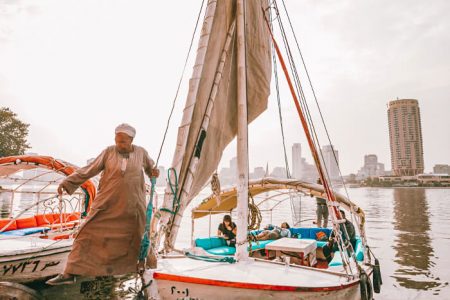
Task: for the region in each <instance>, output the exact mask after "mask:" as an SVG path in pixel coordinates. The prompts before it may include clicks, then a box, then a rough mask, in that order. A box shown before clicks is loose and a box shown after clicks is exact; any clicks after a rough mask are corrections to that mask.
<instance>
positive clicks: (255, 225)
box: [247, 192, 262, 230]
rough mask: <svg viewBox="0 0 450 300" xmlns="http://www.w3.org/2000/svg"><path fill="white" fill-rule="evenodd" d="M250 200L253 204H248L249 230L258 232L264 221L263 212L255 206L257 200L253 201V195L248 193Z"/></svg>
mask: <svg viewBox="0 0 450 300" xmlns="http://www.w3.org/2000/svg"><path fill="white" fill-rule="evenodd" d="M248 197H249V199H251V202H250V201H249V202H248V220H247V224H248V228H247V229H248V230H256V229H259V227H260V226H261V221H262V215H261V211H260V210H259V208H258V206H256V204H255V199H253V196H252V194H251V193H250V192H249V193H248Z"/></svg>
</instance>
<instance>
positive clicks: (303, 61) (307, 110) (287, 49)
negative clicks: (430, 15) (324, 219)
mask: <svg viewBox="0 0 450 300" xmlns="http://www.w3.org/2000/svg"><path fill="white" fill-rule="evenodd" d="M281 1H282V3H283V7H284V10H285V13H286V16H287V18H288V22H289V25H290V28H291V32H292V35H293V36H294V40H295V43H296V46H297V50H298V52H299V54H300V58H301V60H302V63H303V67H304V69H305V72H306V76H307V78H308V82H309V85H310V87H311V90H312V93H313V97H314V100H315V103H316V106H317V109H318V111H319V114H320V118H321V121H322V124H323V126H324V129H325V132H326V136H327V138H328V142H329V143H330V146H331V148H332V152H333V158H334V160H335V162H336V165H337V168H338V171H339V175H340V178H341V181H342V183H343V186H344V189H345V193H346V196H347V198H348V199H350V196H349V194H348V191H347V187H346V185H345V183H344V181H343V176H342V172H341V169H340V167H339V164H338V161H337V157H336V154H335V152H334V148H333V146H332V142H331V138H330V135H329V132H328V128H327V126H326V123H325V119H324V117H323V114H322V110H321V109H320V105H319V102H318V100H317V96H316V93H315V90H314V87H313V85H312V81H311V77H310V76H309V72H308V69H307V67H306V63H305V60H304V58H303V55H302V52H301V49H300V45H299V43H298V40H297V36H296V34H295V31H294V28H293V26H292V22H291V19H290V17H289V13H288V11H287V7H286V5H285V3H284V0H281ZM274 3H275V8H276V11H277V13H278V12H279V11H278V6H277V3H276V1H274ZM278 22H279V25H280V28H281V32H282V36H283V41H284V44H285V47H286V51H287V54H288V58H289V62H290V66H291V71H292V72H293V75H294V79H295V82H297V81H298V85H299V86H300V92H301V93H300V96H301V97H300V98H301V99H302V102H303V106H304V107H305V111H306V115H307V117H308V122H309V123H310V126H311V129H312V131H313V134H314V138H315V139H316V141H317V145H319V140H318V137H317V132H316V129H315V126H314V124H313V122H312V118H311V115H310V110H309V106H308V104H307V102H306V98H305V95H304V93H303V89H302V87H301V85H300V79H299V76H298V73H297V69H296V67H295V63H294V59H293V55H292V52H291V50H290V46H289V42H288V40H287V37H286V33H285V30H284V26H283V24H282V21H281V18H280V17H279V18H278ZM297 92H298V91H297ZM317 145H316V147H317ZM317 148H318V149H319V153H320V155H321V158H322V161H325V160H324V157H323V153H322V150H321V149H320V147H317ZM324 168H325V172H326V174H327V177H328V179H329V180H330V175H329V173H328V170H327V167H326V165H325V164H324ZM330 182H331V180H330ZM330 191H331V190H330ZM328 202H329V199H327V204H328V207H330V203H328ZM335 213H336V212H335ZM350 213H351V216H352V217H353V208H352V207H350ZM331 215H332V221H333V223H335V222H334V218H335V216H334V215H333V214H331ZM334 227H335V228H334V230H335V231H336V233H338V231H340V226H334ZM357 227H358V230H359V226H357ZM343 229H344V230H343V231H344V232H343V233H344V235H345V236H346V237H347V238H348V232H347V228H345V226H343ZM337 236H339V237H338V239H339V238H342V237H341V236H340V234H337ZM351 250H352V254H353V255H354V249H353V247H352V246H351ZM341 255H342V253H341ZM355 261H356V258H355Z"/></svg>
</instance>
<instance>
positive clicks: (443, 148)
mask: <svg viewBox="0 0 450 300" xmlns="http://www.w3.org/2000/svg"><path fill="white" fill-rule="evenodd" d="M285 1H286V5H287V7H288V9H289V12H290V16H291V19H292V22H293V25H294V29H295V31H296V33H297V36H298V38H299V40H300V44H301V48H302V51H303V55H304V57H305V59H306V62H307V65H308V67H309V72H310V75H311V76H312V80H313V84H314V87H315V90H316V93H317V96H318V100H319V103H320V105H321V108H322V111H323V114H324V117H325V121H326V123H327V126H328V129H329V131H330V134H331V138H332V141H333V143H334V145H335V147H336V148H337V149H338V150H339V156H340V165H341V168H342V171H343V173H344V174H348V173H351V172H356V171H357V170H358V169H359V168H360V167H361V166H362V164H363V157H364V155H365V154H369V153H374V154H377V155H378V157H379V160H380V162H382V163H385V164H386V169H390V152H389V136H388V127H387V112H386V110H387V108H386V104H387V102H388V101H389V100H392V99H396V98H397V97H399V98H415V99H418V100H419V105H420V109H421V114H422V115H421V117H422V130H423V138H424V154H425V168H426V171H432V167H433V166H434V164H437V163H446V164H449V163H450V151H449V150H450V134H449V132H448V131H449V129H450V117H449V112H450V80H449V79H450V55H449V54H450V18H449V16H448V13H449V12H450V1H447V0H442V1H437V0H435V1H418V0H396V1H390V0H386V1H382V0H381V1H380V0H377V1H375V0H374V1H345V0H342V1H334V0H333V1H331V0H330V1H315V0H310V1H303V0H285ZM200 3H201V1H200V0H199V1H197V0H196V1H193V0H192V1H135V0H126V1H125V0H124V1H110V0H108V1H106V0H103V1H97V0H76V1H69V0H42V1H37V0H33V1H20V0H11V1H8V0H0V106H6V107H10V108H11V109H12V110H13V111H14V112H16V113H17V114H18V115H19V118H20V119H22V120H23V121H25V122H27V123H29V124H30V134H29V142H30V144H31V146H32V149H31V151H32V152H37V153H39V154H45V155H51V156H54V157H58V158H62V159H64V160H67V161H69V162H72V163H75V164H78V165H84V164H85V162H86V160H87V159H88V158H91V157H94V156H96V155H97V154H99V153H100V151H101V150H102V149H103V148H104V147H106V146H108V145H110V144H112V143H113V137H114V127H115V126H116V125H117V124H119V123H122V122H127V123H130V124H132V125H134V126H135V127H136V129H137V137H136V140H135V142H136V144H138V145H141V146H144V147H145V148H147V149H148V150H149V153H150V154H151V156H153V157H156V155H157V153H158V150H159V146H160V143H161V140H162V135H163V132H164V127H165V124H166V120H167V117H168V115H169V111H170V106H171V103H172V100H173V97H174V95H175V92H176V87H177V82H178V79H179V76H180V73H181V71H182V67H183V63H184V59H185V55H186V53H187V49H188V46H189V42H190V39H191V35H192V32H193V28H194V24H195V20H196V15H197V13H198V10H199V8H200ZM279 5H281V2H279ZM286 25H287V24H286ZM292 46H294V44H292ZM196 47H197V40H196V41H195V44H194V51H193V54H192V55H191V62H192V59H193V58H194V57H195V49H196ZM298 64H299V66H300V62H298ZM191 70H192V63H191V64H190V65H189V66H188V68H187V71H186V74H185V81H184V82H185V83H186V82H187V80H188V79H189V77H190V74H191ZM280 76H281V74H280ZM302 79H304V78H302ZM304 84H305V85H306V81H305V82H304ZM283 90H284V92H283V93H282V109H283V118H284V123H285V124H284V125H285V129H286V143H287V145H288V146H289V157H290V146H291V145H292V143H294V142H301V143H302V145H304V147H303V153H305V156H306V157H307V160H309V161H310V162H311V158H310V156H309V155H308V154H307V152H308V151H307V149H306V143H305V138H304V136H303V134H302V130H301V128H300V123H299V120H298V118H297V116H296V112H295V108H294V106H293V104H292V100H291V98H290V97H289V94H288V93H287V90H286V88H285V86H284V85H283ZM186 95H187V86H186V84H183V86H182V89H181V92H180V97H179V99H178V103H177V106H176V108H175V114H174V116H173V119H172V123H171V127H170V131H169V135H168V138H167V141H166V145H165V148H164V150H163V154H162V156H161V161H160V164H162V165H165V166H168V165H170V162H171V160H172V155H173V151H174V145H175V141H176V131H177V127H178V125H179V123H180V120H181V113H182V109H183V106H184V100H185V98H186ZM309 100H310V105H311V108H312V107H313V102H312V100H313V99H312V98H310V99H309ZM317 121H318V120H317ZM317 123H319V122H317ZM249 135H250V137H249V139H250V153H251V155H250V156H251V159H250V166H251V167H252V168H253V167H255V166H265V165H266V162H269V165H270V166H271V167H273V166H276V165H279V166H282V165H284V161H283V155H282V146H281V137H280V136H281V135H280V126H279V119H278V115H277V105H276V98H275V97H274V93H272V96H271V98H270V99H269V109H268V110H267V111H266V112H265V113H264V114H263V115H262V116H261V117H260V118H259V119H257V120H256V121H255V122H254V123H253V124H252V125H251V126H250V133H249ZM320 135H321V137H322V138H321V142H322V143H323V144H325V139H324V138H323V137H324V136H323V132H322V131H320ZM235 151H236V150H235V144H234V143H233V144H232V145H230V147H228V148H227V150H226V151H225V153H224V157H223V160H222V165H228V160H229V159H230V158H231V157H233V156H234V155H235Z"/></svg>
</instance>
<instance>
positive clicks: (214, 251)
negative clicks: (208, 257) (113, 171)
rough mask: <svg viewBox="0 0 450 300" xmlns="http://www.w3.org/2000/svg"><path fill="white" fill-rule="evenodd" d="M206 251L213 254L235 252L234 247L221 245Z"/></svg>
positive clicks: (230, 253) (231, 253)
mask: <svg viewBox="0 0 450 300" xmlns="http://www.w3.org/2000/svg"><path fill="white" fill-rule="evenodd" d="M206 252H208V253H210V254H214V255H234V253H236V248H234V247H228V246H222V247H217V248H211V249H208V250H206Z"/></svg>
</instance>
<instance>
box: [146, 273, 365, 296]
mask: <svg viewBox="0 0 450 300" xmlns="http://www.w3.org/2000/svg"><path fill="white" fill-rule="evenodd" d="M153 278H154V279H160V280H170V281H178V282H186V283H194V284H203V285H214V286H223V287H233V288H240V289H256V290H269V291H290V292H295V291H297V292H298V291H304V292H329V291H338V290H343V289H346V288H349V287H352V286H354V285H356V284H358V283H359V281H354V282H351V283H349V284H345V285H338V286H330V287H299V286H284V285H270V284H257V283H244V282H230V281H222V280H214V279H204V278H196V277H187V276H180V275H172V274H164V273H157V272H155V273H154V274H153Z"/></svg>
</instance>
